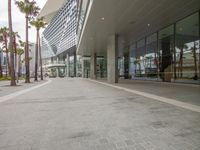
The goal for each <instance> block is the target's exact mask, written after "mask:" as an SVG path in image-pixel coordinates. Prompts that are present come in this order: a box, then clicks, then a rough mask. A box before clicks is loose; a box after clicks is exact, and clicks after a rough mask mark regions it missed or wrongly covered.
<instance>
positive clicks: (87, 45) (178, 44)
mask: <svg viewBox="0 0 200 150" xmlns="http://www.w3.org/2000/svg"><path fill="white" fill-rule="evenodd" d="M78 6H79V7H78V30H77V35H78V43H77V52H78V54H79V55H82V56H83V57H84V56H87V57H90V58H91V59H90V64H88V63H87V66H85V67H87V68H88V65H90V71H89V72H90V77H91V78H97V77H98V76H99V72H101V71H104V72H106V75H105V76H103V77H107V79H108V81H109V82H118V78H119V77H122V78H125V79H137V80H138V79H139V80H156V81H164V82H182V83H195V84H200V2H199V0H193V1H190V0H176V1H173V0H164V1H159V2H158V1H153V0H149V1H145V0H140V1H137V0H136V1H135V0H126V1H118V0H109V1H107V0H101V1H98V0H79V1H78ZM99 57H101V58H103V61H105V62H104V63H103V64H106V66H105V65H104V67H102V68H98V66H99V65H100V64H99V62H98V61H97V58H99ZM83 71H87V70H85V69H83ZM84 74H85V73H84Z"/></svg>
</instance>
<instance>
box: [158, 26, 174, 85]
mask: <svg viewBox="0 0 200 150" xmlns="http://www.w3.org/2000/svg"><path fill="white" fill-rule="evenodd" d="M173 45H174V26H173V25H171V26H169V27H167V28H164V29H163V30H161V31H159V51H158V53H159V76H160V79H162V80H163V81H167V82H170V81H171V79H172V77H173V70H172V69H173V63H172V62H173V48H174V46H173Z"/></svg>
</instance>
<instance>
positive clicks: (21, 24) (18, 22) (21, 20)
mask: <svg viewBox="0 0 200 150" xmlns="http://www.w3.org/2000/svg"><path fill="white" fill-rule="evenodd" d="M11 1H12V22H13V31H14V32H18V33H19V35H20V36H21V39H22V40H24V39H25V17H24V14H22V13H21V12H20V11H19V9H18V8H17V7H16V5H15V4H14V0H11ZM46 1H47V0H36V2H37V5H38V6H39V7H40V9H42V8H43V6H44V5H45V3H46ZM4 26H7V27H8V0H0V28H1V27H4ZM35 30H36V29H35V28H34V27H31V29H29V41H30V42H34V43H35V40H36V31H35ZM40 32H42V30H41V31H40Z"/></svg>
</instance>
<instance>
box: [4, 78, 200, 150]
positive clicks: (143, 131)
mask: <svg viewBox="0 0 200 150" xmlns="http://www.w3.org/2000/svg"><path fill="white" fill-rule="evenodd" d="M51 80H52V81H51V82H49V83H48V84H45V85H43V86H41V87H38V88H35V89H33V90H31V91H28V92H26V93H23V94H21V95H18V96H16V97H13V98H11V99H9V100H6V101H4V102H1V103H0V150H199V149H200V113H198V112H194V111H190V110H187V109H184V108H181V107H177V106H174V105H171V104H167V103H163V102H160V101H156V100H154V99H150V98H147V97H144V96H142V95H136V94H133V93H130V92H126V91H124V90H119V89H116V88H113V87H109V86H106V85H102V84H99V83H96V82H92V81H90V80H87V79H79V78H55V79H51ZM46 82H47V81H46ZM0 84H1V83H0ZM37 84H44V82H39V83H37ZM32 86H35V85H32ZM119 86H124V85H122V83H121V84H120V85H119ZM129 86H130V85H129ZM163 86H164V85H163ZM22 87H24V86H22ZM25 88H27V87H25ZM188 88H190V87H188ZM193 88H196V94H197V95H198V90H199V87H198V86H196V87H193ZM3 89H4V88H2V90H0V94H1V95H4V94H2V93H3V92H4V90H3ZM7 90H9V89H7ZM20 90H22V89H20ZM137 90H141V89H139V88H138V89H137ZM152 90H153V89H151V91H152ZM156 90H157V89H156ZM184 90H185V89H184ZM168 91H169V90H168ZM18 92H19V91H18ZM143 92H148V91H144V90H143ZM159 93H162V92H159ZM154 94H157V93H156V92H155V91H154ZM183 94H184V93H183ZM194 94H195V93H194ZM158 95H160V96H165V95H164V94H163V93H162V94H158ZM186 97H188V100H189V96H188V95H186ZM194 97H196V96H194ZM0 98H1V97H0ZM173 98H174V97H173ZM191 98H192V97H191ZM178 99H180V100H181V97H180V96H179V97H178ZM183 101H184V102H187V101H186V100H185V99H184V100H183ZM196 103H198V102H197V99H195V101H192V104H196Z"/></svg>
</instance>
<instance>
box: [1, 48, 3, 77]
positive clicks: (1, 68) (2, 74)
mask: <svg viewBox="0 0 200 150" xmlns="http://www.w3.org/2000/svg"><path fill="white" fill-rule="evenodd" d="M2 53H3V51H2V49H1V48H0V78H2V77H3V69H2V65H1V57H2Z"/></svg>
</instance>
